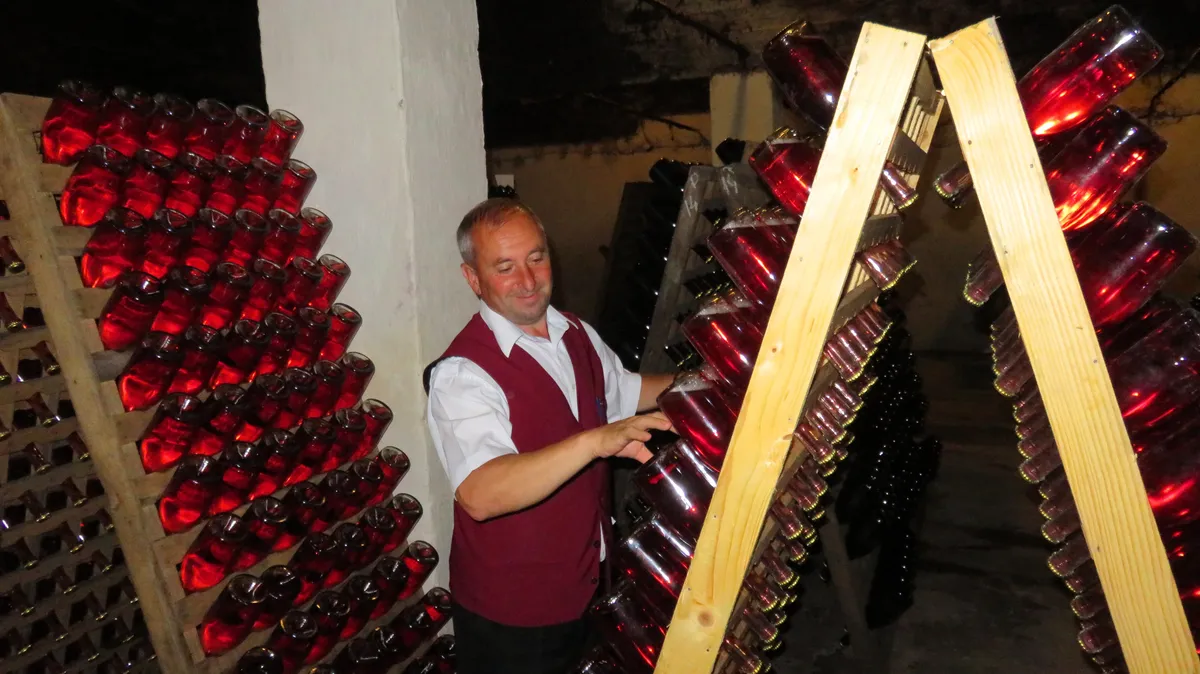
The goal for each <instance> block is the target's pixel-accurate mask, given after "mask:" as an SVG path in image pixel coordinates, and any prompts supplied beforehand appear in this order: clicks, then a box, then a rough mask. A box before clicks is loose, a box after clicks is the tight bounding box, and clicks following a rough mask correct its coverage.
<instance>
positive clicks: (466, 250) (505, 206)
mask: <svg viewBox="0 0 1200 674" xmlns="http://www.w3.org/2000/svg"><path fill="white" fill-rule="evenodd" d="M518 214H520V215H524V216H526V217H528V218H529V219H530V220H533V221H534V222H535V223H536V224H537V226H538V229H540V230H542V235H543V236H545V234H546V228H545V227H543V226H542V220H541V218H539V217H538V216H537V214H536V213H534V212H533V209H532V208H530V207H528V206H526V205H525V204H523V203H521V202H520V201H519V200H517V199H513V198H511V197H493V198H491V199H487V200H485V201H481V202H479V203H478V204H476V205H475V207H474V208H472V209H471V210H469V211H467V214H466V215H464V216H463V219H462V222H460V223H458V232H457V234H456V236H457V237H458V253H459V255H462V260H463V262H466V263H467V264H469V265H474V264H475V244H474V242H473V241H472V240H471V233H472V232H474V231H475V228H476V227H478V226H480V225H487V226H489V227H499V226H500V225H503V224H504V223H505V222H507V221H508V219H509V218H511V217H513V216H514V215H518Z"/></svg>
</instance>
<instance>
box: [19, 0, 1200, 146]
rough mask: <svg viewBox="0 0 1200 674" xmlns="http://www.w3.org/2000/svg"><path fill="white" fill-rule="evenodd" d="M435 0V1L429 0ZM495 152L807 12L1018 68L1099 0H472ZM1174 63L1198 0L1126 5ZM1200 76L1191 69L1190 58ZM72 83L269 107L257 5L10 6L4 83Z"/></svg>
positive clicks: (692, 71) (851, 35)
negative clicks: (975, 37)
mask: <svg viewBox="0 0 1200 674" xmlns="http://www.w3.org/2000/svg"><path fill="white" fill-rule="evenodd" d="M431 1H436V0H431ZM477 4H478V8H479V20H480V40H479V50H480V58H481V63H482V68H483V78H484V123H485V127H486V132H487V141H488V146H489V147H492V148H496V147H505V146H513V145H537V144H549V143H563V142H584V141H595V140H599V139H603V138H613V137H622V136H626V135H629V134H631V133H632V132H634V131H635V130H636V128H637V125H638V123H639V122H640V121H641V120H642V119H644V118H653V117H660V116H666V115H672V114H682V113H689V112H702V111H706V110H707V109H708V78H709V76H710V75H711V74H712V73H713V72H715V71H717V70H722V69H737V68H741V67H753V66H755V65H756V64H757V61H756V60H757V53H758V51H759V49H761V47H762V44H763V42H765V40H766V39H769V37H770V35H771V34H772V33H774V32H775V31H776V30H778V29H779V28H781V27H782V26H783V25H785V24H786V23H787V22H788V21H790V20H792V19H797V18H802V17H804V18H809V19H811V21H812V23H813V24H814V25H815V26H816V27H817V28H818V29H819V30H820V31H821V32H822V33H823V34H825V35H826V36H827V37H829V39H831V40H832V41H833V42H834V44H835V45H836V46H837V47H838V49H839V50H840V51H841V52H842V53H843V54H844V55H848V54H849V53H850V52H851V50H852V49H853V45H854V41H855V39H856V38H857V35H858V31H859V29H860V28H861V25H862V22H863V21H865V20H872V21H878V22H880V23H886V24H888V25H892V26H896V27H898V28H905V29H910V30H915V31H920V32H923V33H925V34H927V35H931V36H936V35H943V34H945V33H948V32H951V31H953V30H955V29H957V28H960V27H962V26H965V25H967V24H969V23H972V22H974V21H978V20H980V19H982V18H985V17H987V16H990V15H998V16H999V19H1000V26H1001V30H1002V31H1003V35H1004V39H1005V42H1006V46H1007V47H1008V50H1009V52H1010V54H1011V56H1012V58H1013V61H1014V68H1015V70H1016V71H1017V72H1018V73H1021V72H1024V71H1025V70H1026V69H1027V68H1028V67H1029V66H1030V65H1032V63H1034V62H1036V60H1037V59H1038V58H1040V57H1041V56H1042V55H1044V54H1045V53H1046V52H1048V51H1050V50H1051V49H1053V48H1054V46H1055V45H1057V44H1058V43H1059V42H1060V41H1061V40H1062V39H1063V38H1064V37H1066V35H1067V34H1069V33H1070V31H1071V30H1072V29H1073V28H1074V27H1075V26H1077V25H1079V24H1080V23H1081V22H1083V21H1084V20H1086V19H1087V18H1089V17H1090V16H1092V15H1094V14H1096V13H1098V12H1100V11H1101V10H1103V9H1104V8H1105V7H1106V6H1108V4H1109V2H1107V1H1106V0H891V1H888V2H878V1H868V0H809V1H806V2H800V1H798V0H566V1H564V0H478V3H477ZM1123 4H1124V6H1125V7H1126V9H1128V10H1129V11H1130V12H1131V13H1132V14H1134V15H1135V16H1136V17H1138V18H1139V20H1141V21H1142V23H1143V25H1145V27H1146V28H1147V30H1149V31H1150V33H1151V34H1152V35H1154V36H1155V38H1157V39H1158V40H1159V41H1160V42H1161V43H1162V44H1163V45H1164V47H1165V48H1166V50H1167V63H1166V64H1164V66H1163V67H1162V70H1161V71H1160V72H1164V73H1168V74H1173V73H1174V72H1177V71H1178V70H1179V69H1180V68H1181V67H1182V66H1183V65H1184V64H1185V63H1186V62H1187V61H1188V58H1189V57H1190V56H1191V55H1192V54H1193V52H1194V50H1196V49H1197V48H1198V47H1200V29H1198V28H1197V26H1198V25H1200V0H1175V1H1171V0H1157V1H1149V0H1147V1H1142V0H1136V1H1129V2H1125V3H1123ZM1192 67H1193V69H1194V68H1195V67H1196V64H1195V63H1193V64H1192ZM68 77H73V78H79V79H85V80H89V81H92V82H94V83H96V84H99V85H104V86H111V85H116V84H127V85H129V86H133V87H136V88H138V89H142V90H145V91H150V92H157V91H173V92H175V93H179V94H182V95H184V96H187V97H189V98H191V99H196V98H200V97H203V96H211V97H215V98H219V99H222V100H224V101H225V102H227V103H230V104H238V103H250V104H254V105H258V106H265V104H266V101H265V94H264V84H263V73H262V60H261V56H260V51H259V32H258V9H257V4H256V3H255V2H254V0H204V1H202V2H170V1H168V2H164V1H162V0H104V1H103V2H96V1H92V2H83V1H81V0H70V1H65V2H48V1H47V0H3V2H0V91H13V92H20V93H30V94H38V95H43V96H49V95H53V93H54V88H55V86H56V84H57V83H58V82H59V81H60V80H63V79H66V78H68Z"/></svg>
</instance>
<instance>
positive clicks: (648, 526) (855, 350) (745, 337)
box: [575, 26, 937, 674]
mask: <svg viewBox="0 0 1200 674" xmlns="http://www.w3.org/2000/svg"><path fill="white" fill-rule="evenodd" d="M796 40H799V43H798V44H802V45H803V46H804V47H805V50H802V51H799V52H797V53H796V55H794V56H793V57H790V58H789V59H783V60H780V59H774V60H772V58H770V57H771V56H772V54H773V51H774V50H778V49H780V48H782V47H781V44H780V43H786V44H792V43H793V42H795V41H796ZM785 46H786V45H785ZM765 57H767V62H768V64H770V65H771V67H772V68H774V69H775V70H777V71H779V72H776V73H774V74H776V77H777V79H786V80H787V81H789V82H792V83H793V85H794V86H793V87H792V89H791V90H790V91H791V94H790V96H789V98H790V100H792V101H793V102H794V103H795V102H799V101H803V100H808V98H813V96H811V95H809V94H805V93H804V92H805V91H810V92H811V91H818V92H819V95H817V96H816V98H819V99H820V101H821V105H824V104H825V98H824V96H825V94H827V93H828V92H830V91H832V92H833V93H832V95H833V97H834V104H835V105H836V95H837V93H838V92H839V91H840V89H841V80H840V79H839V78H844V77H845V64H844V62H842V61H840V60H839V59H837V57H836V55H835V54H833V52H832V50H831V49H830V48H829V47H828V45H827V44H826V43H824V41H822V40H820V38H816V37H813V36H811V35H809V34H807V32H804V31H800V29H798V28H797V27H796V26H793V27H789V29H787V30H785V31H784V32H783V33H781V34H780V36H779V37H777V38H776V39H775V40H773V41H772V43H771V44H770V45H768V47H767V50H766V53H765ZM805 73H806V74H805ZM806 77H807V78H810V79H805V78H806ZM806 97H807V98H806ZM798 107H799V106H798ZM800 109H801V111H807V112H811V113H812V115H811V116H813V117H814V118H816V120H820V119H824V118H825V117H823V116H822V115H824V112H825V111H824V110H823V109H816V110H812V109H806V108H803V107H801V108H800ZM831 111H832V108H830V109H829V114H830V115H831V114H832V113H831ZM816 120H815V121H816ZM781 138H783V135H782V132H781V133H780V134H776V135H775V136H773V137H772V138H770V139H768V140H767V141H766V142H764V143H763V144H761V145H760V146H759V147H758V148H757V149H756V150H755V151H754V152H753V153H752V156H751V159H750V163H751V165H752V166H753V167H754V168H755V170H756V171H757V172H758V174H759V177H760V178H761V179H762V180H763V182H764V183H765V184H766V185H767V187H768V188H769V189H770V190H771V192H772V193H773V194H774V195H775V197H776V199H777V201H778V205H775V206H768V207H765V208H761V209H757V210H753V211H749V210H742V211H738V212H736V213H734V214H732V215H730V216H729V217H727V218H724V219H723V220H722V222H721V223H720V226H719V227H718V228H717V229H716V231H714V232H713V233H712V235H711V236H710V237H709V238H708V240H707V241H706V242H705V243H704V245H703V246H702V249H703V250H704V251H705V252H706V254H709V255H711V257H712V259H713V260H715V261H716V262H717V263H718V264H719V266H720V269H721V271H722V272H723V275H724V277H725V278H726V279H728V281H726V283H728V285H727V286H726V287H715V288H713V289H712V290H711V291H710V292H711V294H709V295H708V296H707V297H706V298H705V299H704V300H703V301H702V302H701V305H700V308H699V309H698V310H697V311H695V312H694V313H692V314H690V315H688V316H684V317H681V328H682V333H683V334H684V335H685V336H686V337H687V340H688V342H689V347H690V348H691V349H692V350H694V352H695V354H696V355H697V356H698V358H699V360H700V363H699V366H698V367H695V368H694V369H691V370H687V371H684V372H682V373H681V374H679V375H678V376H677V377H676V379H675V381H674V383H673V384H672V386H671V387H670V388H668V389H667V390H666V391H665V392H664V393H663V394H662V395H661V396H660V397H659V399H658V405H659V408H660V409H661V410H662V412H663V413H664V414H666V416H667V417H668V418H669V419H670V420H671V422H672V424H673V426H674V428H675V429H676V431H677V432H678V434H679V438H678V439H677V440H676V441H675V442H673V443H670V444H668V445H667V446H665V447H662V448H660V449H658V451H656V453H655V455H654V457H653V458H652V459H651V460H650V461H648V462H647V463H646V464H644V465H643V466H642V467H641V468H639V469H638V470H637V472H636V473H635V474H634V478H633V479H634V484H635V486H636V488H637V490H638V494H639V498H640V500H641V502H642V506H641V507H640V508H639V510H640V522H639V523H638V524H637V526H636V528H635V529H634V531H633V533H632V534H631V535H630V536H629V537H628V538H626V539H625V540H624V541H623V542H622V543H621V545H620V546H619V548H618V550H617V552H616V555H615V562H616V569H617V570H618V571H619V572H620V576H621V580H620V581H619V582H618V583H617V585H616V587H615V589H614V590H613V591H612V592H611V593H609V594H608V595H606V596H605V597H603V598H602V599H600V600H599V602H598V603H597V604H596V605H595V606H594V607H593V609H592V611H591V615H592V618H593V620H594V621H595V623H596V625H597V627H598V629H599V631H600V633H601V634H602V635H603V637H604V638H603V639H602V641H603V645H602V646H601V647H599V648H597V649H596V650H595V651H594V652H592V653H590V654H589V655H588V656H587V657H586V658H585V659H584V661H583V662H581V663H580V664H579V666H578V667H577V668H576V670H575V671H576V672H577V673H579V674H584V673H587V674H601V673H607V672H628V673H630V674H649V673H650V672H652V671H653V669H654V666H655V664H656V662H657V659H658V656H659V653H660V650H661V647H662V644H663V640H664V638H665V634H666V630H667V627H668V626H669V623H670V620H671V616H672V614H673V612H674V609H675V604H676V602H677V600H678V598H679V593H680V590H681V589H682V584H683V581H684V578H685V577H686V575H687V570H688V567H689V565H690V563H691V559H692V555H693V551H694V547H695V545H696V541H697V539H698V536H699V535H700V531H701V527H702V526H703V523H704V520H705V516H706V514H707V510H708V505H709V502H710V500H711V498H712V494H713V490H714V489H715V487H716V482H717V477H718V475H719V473H720V470H721V467H722V464H723V461H724V457H725V453H726V450H727V449H728V445H729V440H730V437H731V435H732V432H733V429H734V425H735V424H736V421H737V417H738V413H739V410H740V408H741V404H742V398H743V396H744V394H745V391H746V386H747V384H748V383H749V380H750V376H751V374H752V372H753V368H754V363H755V360H756V358H757V355H758V350H759V348H760V346H761V344H762V340H763V333H764V330H765V329H766V325H767V321H768V319H769V317H770V314H771V309H772V306H773V305H774V302H775V297H776V295H777V293H778V291H779V283H780V281H781V279H782V277H783V272H784V268H785V266H786V264H787V260H788V257H789V255H790V253H791V248H792V245H793V244H794V242H795V239H796V235H797V231H798V228H799V218H800V217H801V216H802V215H803V208H804V204H805V203H806V200H807V190H803V191H802V193H801V192H797V191H796V189H795V188H796V186H797V185H807V184H808V183H810V182H811V178H812V173H813V172H814V171H815V168H816V161H817V159H819V155H820V149H819V146H818V145H816V144H813V143H811V142H807V143H798V144H797V143H792V142H791V141H788V142H787V143H784V142H783V141H782V140H781ZM785 145H786V146H787V147H786V148H785V147H784V146H785ZM793 146H794V147H793ZM801 159H803V161H801ZM888 170H889V171H893V170H895V168H894V167H891V166H889V167H888ZM899 183H903V186H902V187H901V186H900V185H899ZM889 184H890V183H889V181H888V180H884V181H882V185H883V187H882V189H883V190H884V192H885V193H886V194H888V195H890V196H891V198H893V199H894V200H895V202H896V204H897V205H899V206H907V205H908V204H909V203H911V195H909V194H907V193H906V192H903V190H904V189H907V186H908V183H907V182H903V180H902V179H899V178H897V185H896V186H897V187H898V189H897V190H894V191H893V190H890V189H889V188H888V185H889ZM698 248H700V247H698ZM858 261H859V263H860V264H862V266H863V267H864V268H865V269H867V271H868V272H869V276H870V277H871V279H872V280H873V281H874V282H875V283H876V284H877V285H878V286H879V287H880V288H881V289H885V288H891V287H892V286H893V285H894V284H895V283H896V282H897V281H898V280H899V279H900V277H901V276H902V275H903V274H904V273H905V272H906V271H907V270H908V269H910V268H911V267H912V265H913V260H912V258H911V257H910V256H909V255H908V253H907V252H906V251H905V250H904V248H903V246H901V245H900V243H899V242H898V241H888V242H885V243H884V244H882V245H880V246H877V247H875V248H870V249H867V250H865V251H863V252H862V253H860V255H859V256H858ZM717 284H719V281H714V285H717ZM894 322H895V321H894V319H893V317H892V316H891V315H889V313H888V311H885V310H884V308H883V307H881V306H880V304H878V303H874V302H872V303H870V304H868V305H867V306H866V307H865V308H863V309H862V310H860V311H859V313H858V314H857V315H854V316H851V317H849V318H848V320H846V321H845V322H844V324H840V325H835V326H832V327H833V330H832V331H831V334H830V337H829V340H828V341H827V343H826V345H825V348H824V351H823V356H824V358H823V361H824V364H823V366H822V367H821V369H820V373H819V374H818V376H817V380H816V382H815V383H814V386H813V390H812V392H811V394H810V397H809V400H808V401H807V403H806V405H805V408H804V410H803V413H802V414H801V419H800V423H799V424H798V426H797V428H796V430H795V433H794V443H793V449H794V450H795V451H793V458H795V459H797V460H796V462H795V465H794V467H792V468H789V471H794V472H791V473H785V474H784V476H783V477H782V478H781V484H782V485H783V486H782V487H781V488H780V490H779V491H778V493H777V495H776V500H775V501H774V502H773V503H772V505H771V507H770V514H769V517H770V519H771V524H770V525H769V526H768V529H767V530H768V531H775V532H777V533H776V535H775V537H774V539H773V540H770V541H769V542H768V543H767V544H766V545H764V546H762V547H763V548H764V550H763V552H762V554H761V555H760V556H759V557H758V558H757V559H754V560H752V562H751V565H750V571H749V573H748V574H747V576H746V579H745V584H744V587H743V595H742V601H739V603H738V604H737V609H736V611H735V613H734V615H733V616H732V617H731V620H730V623H729V625H728V632H727V634H726V637H725V640H724V642H723V645H722V648H721V656H720V657H719V658H718V663H720V664H719V667H720V669H719V670H718V671H721V672H736V673H738V674H751V673H758V672H762V671H765V670H766V669H767V668H768V667H769V664H768V663H767V660H766V658H767V654H768V653H770V652H771V651H773V650H774V649H776V648H778V646H779V645H780V639H779V635H780V625H781V624H782V622H783V621H784V619H785V616H786V613H785V611H784V608H785V607H786V606H787V605H789V604H790V603H792V602H794V601H795V598H796V594H795V592H794V590H793V587H794V586H795V584H796V583H797V581H798V579H799V571H800V565H801V564H803V563H804V561H805V560H806V559H807V558H808V557H809V549H810V547H812V546H813V545H814V544H816V543H817V529H816V523H817V522H819V521H820V520H821V518H822V517H823V514H824V508H825V503H824V501H825V500H826V498H825V497H826V494H827V492H828V488H829V487H828V483H827V479H829V478H830V477H831V476H833V475H834V473H835V471H836V470H837V468H838V466H839V464H840V463H841V462H842V461H843V460H844V459H846V458H847V457H848V456H849V454H850V451H849V449H850V447H851V442H853V443H854V446H856V447H857V446H859V443H860V442H866V443H873V444H871V445H868V449H867V450H863V451H875V450H876V449H877V451H878V453H880V454H881V455H883V456H885V457H886V458H887V461H886V466H885V467H884V468H875V469H872V461H875V463H877V464H879V463H884V462H882V461H878V460H875V459H872V458H871V457H867V458H864V459H863V460H862V461H859V462H857V466H856V471H855V473H860V474H863V475H864V477H863V478H862V480H861V481H862V482H864V483H865V486H864V487H862V491H863V492H864V493H863V494H861V495H860V497H859V498H858V501H861V503H859V504H857V505H855V507H854V508H853V509H852V510H853V512H854V514H855V516H854V518H853V519H854V521H855V526H856V527H858V528H859V529H861V530H864V531H866V532H867V533H866V534H864V536H863V537H864V543H863V544H862V545H864V546H866V545H871V546H872V547H873V546H874V545H875V542H876V541H878V540H879V539H886V542H885V543H884V546H885V548H886V550H887V553H886V555H882V556H881V569H884V570H881V572H880V574H879V576H878V577H877V582H876V585H878V589H877V590H874V591H873V593H872V601H873V602H874V604H875V605H876V606H877V607H878V608H877V609H875V610H876V613H878V614H879V615H883V616H894V615H895V614H897V613H898V612H899V611H902V610H903V606H900V605H901V604H903V601H904V600H905V598H906V597H909V596H910V594H911V589H910V586H911V578H910V577H909V575H907V574H908V571H907V569H906V567H907V566H909V564H908V560H909V559H910V557H911V555H912V535H911V532H909V531H908V529H907V522H908V518H909V517H911V511H912V503H913V502H915V500H916V498H918V497H919V495H920V493H921V492H922V491H923V489H924V485H925V484H926V483H927V482H928V480H929V479H931V477H932V473H933V469H934V466H935V465H936V459H937V446H936V441H928V440H927V441H922V442H919V443H918V442H917V441H916V440H915V437H916V436H917V435H918V434H919V433H920V430H921V418H922V416H923V412H924V409H923V405H924V403H923V400H922V399H921V398H920V394H919V387H920V380H919V378H917V377H916V375H915V373H914V372H913V371H912V369H911V353H909V352H908V351H907V346H906V343H905V341H904V338H903V337H902V336H899V335H897V336H892V335H891V330H892V329H893V325H894ZM880 353H882V354H883V356H884V357H883V358H882V359H879V358H878V354H880ZM873 357H875V359H874V360H873ZM880 381H883V382H884V385H883V386H882V387H881V389H880V390H881V392H880V393H877V394H875V396H874V400H875V403H874V405H873V406H872V407H874V408H877V409H867V408H864V404H865V403H866V402H867V401H868V400H871V399H872V398H871V393H870V392H871V391H872V390H874V389H875V388H876V387H878V386H880V384H879V382H880ZM867 418H874V419H875V421H867V420H866V419H867ZM857 428H861V429H862V433H863V435H864V438H863V439H862V440H855V439H854V433H853V432H851V429H857ZM897 429H900V430H902V431H903V433H896V434H895V437H892V435H893V431H895V430H897ZM889 440H891V441H893V442H894V443H895V446H892V445H887V444H886V443H887V442H888V441H889ZM905 440H907V444H904V443H905ZM889 471H890V472H889ZM885 472H887V474H884V473H885ZM893 474H894V475H895V483H894V484H891V483H888V484H884V482H885V481H886V480H889V479H893ZM883 494H887V495H889V496H896V497H899V498H902V499H907V500H906V501H905V505H904V506H902V507H901V506H892V505H891V503H890V501H889V502H888V503H887V505H886V506H885V505H884V502H885V500H887V498H888V497H885V496H883ZM867 538H869V539H870V540H869V541H866V540H865V539H867ZM898 606H899V607H898Z"/></svg>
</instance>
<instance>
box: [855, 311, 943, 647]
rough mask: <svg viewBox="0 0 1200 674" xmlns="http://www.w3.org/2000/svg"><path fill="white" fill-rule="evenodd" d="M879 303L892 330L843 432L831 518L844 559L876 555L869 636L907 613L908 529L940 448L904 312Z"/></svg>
mask: <svg viewBox="0 0 1200 674" xmlns="http://www.w3.org/2000/svg"><path fill="white" fill-rule="evenodd" d="M880 302H881V303H883V304H884V305H885V306H886V307H887V308H886V311H887V313H888V315H889V317H891V318H892V320H893V322H892V329H891V330H890V331H889V332H888V334H887V336H886V337H885V338H884V340H883V342H882V343H880V345H879V352H878V353H876V355H875V358H874V359H872V361H871V363H870V365H869V366H868V372H869V373H870V376H872V377H874V378H875V379H876V383H875V385H874V386H873V387H872V388H871V389H870V390H869V391H867V392H866V393H865V394H864V395H863V402H864V409H865V410H867V411H868V412H869V413H866V414H860V415H859V416H858V418H857V419H855V421H854V422H853V423H851V424H850V426H849V430H850V432H851V433H853V434H854V437H855V440H854V442H855V446H856V447H858V448H859V449H858V451H856V452H854V453H853V454H852V459H851V462H850V464H849V465H848V466H847V470H846V477H845V480H844V482H843V484H842V487H841V490H840V492H839V493H838V497H837V502H836V503H837V504H836V508H835V511H834V512H836V513H837V516H838V519H839V521H841V522H842V523H844V524H847V525H848V528H847V531H846V541H845V543H846V550H847V554H848V555H849V557H850V558H851V559H856V558H859V557H863V556H865V555H867V554H869V553H871V552H873V551H874V550H876V549H878V550H879V556H878V558H877V561H876V566H875V575H874V577H873V580H872V582H871V588H870V592H869V594H868V596H867V605H866V618H867V625H868V626H869V627H871V628H877V627H882V626H884V625H887V624H890V623H892V622H894V621H895V620H896V619H897V618H898V617H899V616H900V615H902V614H903V612H904V611H905V610H907V609H908V608H909V607H910V606H912V602H913V590H914V587H915V586H914V583H915V579H914V573H915V571H916V563H915V562H916V560H915V558H914V555H915V552H916V550H915V543H916V535H915V534H914V532H913V530H912V526H911V524H912V520H913V517H914V516H915V515H916V511H917V508H918V506H919V504H920V502H921V499H922V497H923V496H924V493H925V489H926V487H927V486H928V485H929V483H930V482H931V481H932V480H933V478H934V476H935V474H936V472H937V467H938V463H939V460H940V457H941V442H940V441H939V440H938V439H937V438H935V437H932V436H928V435H925V434H924V417H925V411H926V409H927V407H928V404H927V402H926V400H925V397H924V395H923V394H922V386H921V377H920V375H919V374H917V372H916V371H915V369H914V365H915V363H916V361H915V359H914V357H913V354H912V351H911V350H910V348H909V341H910V336H909V334H908V331H907V329H906V328H905V325H904V312H903V311H902V310H901V309H899V308H898V307H895V306H892V305H891V303H890V302H887V301H886V300H885V299H884V298H881V299H880Z"/></svg>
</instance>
